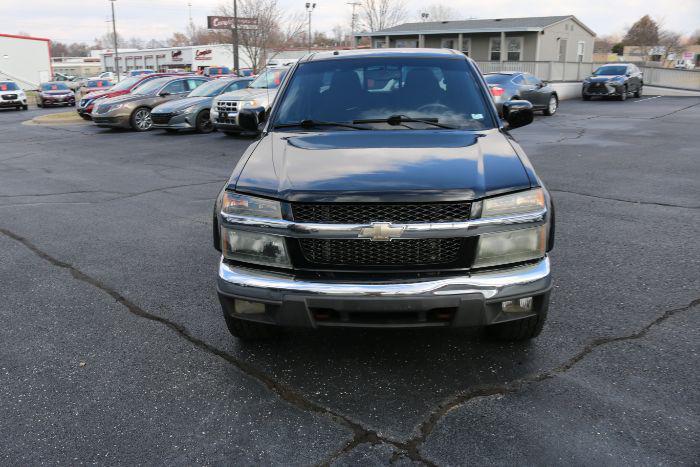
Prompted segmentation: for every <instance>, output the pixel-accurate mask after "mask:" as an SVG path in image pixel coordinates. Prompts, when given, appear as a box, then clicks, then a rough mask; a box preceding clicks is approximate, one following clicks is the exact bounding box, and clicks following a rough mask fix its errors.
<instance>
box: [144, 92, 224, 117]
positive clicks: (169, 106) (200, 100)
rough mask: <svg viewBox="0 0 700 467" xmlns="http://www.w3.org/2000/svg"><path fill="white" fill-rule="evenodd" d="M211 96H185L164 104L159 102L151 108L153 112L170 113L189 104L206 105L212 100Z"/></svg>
mask: <svg viewBox="0 0 700 467" xmlns="http://www.w3.org/2000/svg"><path fill="white" fill-rule="evenodd" d="M213 99H214V98H213V97H206V96H202V97H185V98H183V99H177V100H174V101H170V102H166V103H164V104H161V105H159V106H157V107H156V108H155V109H153V111H154V112H157V113H170V112H177V111H178V110H182V109H186V108H187V107H189V106H191V105H197V104H199V105H206V104H207V103H209V104H210V105H211V101H212V100H213Z"/></svg>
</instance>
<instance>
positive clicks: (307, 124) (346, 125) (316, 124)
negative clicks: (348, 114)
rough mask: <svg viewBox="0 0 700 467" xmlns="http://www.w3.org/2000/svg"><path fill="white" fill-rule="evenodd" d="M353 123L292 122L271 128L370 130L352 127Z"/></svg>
mask: <svg viewBox="0 0 700 467" xmlns="http://www.w3.org/2000/svg"><path fill="white" fill-rule="evenodd" d="M354 123H355V122H353V123H343V122H322V121H318V120H302V121H300V122H293V123H278V124H277V125H275V126H274V127H273V128H293V127H302V128H307V129H309V128H314V127H319V126H339V127H342V128H352V129H353V130H370V129H371V128H367V127H363V126H357V125H354Z"/></svg>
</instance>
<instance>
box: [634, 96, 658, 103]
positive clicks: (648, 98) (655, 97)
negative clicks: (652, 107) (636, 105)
mask: <svg viewBox="0 0 700 467" xmlns="http://www.w3.org/2000/svg"><path fill="white" fill-rule="evenodd" d="M659 97H661V96H652V97H647V98H644V99H639V100H638V101H634V102H644V101H648V100H651V99H658V98H659Z"/></svg>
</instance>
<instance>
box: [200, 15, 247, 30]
mask: <svg viewBox="0 0 700 467" xmlns="http://www.w3.org/2000/svg"><path fill="white" fill-rule="evenodd" d="M233 25H234V18H233V16H207V27H208V28H209V29H233ZM257 27H258V19H257V18H240V17H239V18H238V28H239V29H255V28H257Z"/></svg>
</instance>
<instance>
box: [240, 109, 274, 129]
mask: <svg viewBox="0 0 700 467" xmlns="http://www.w3.org/2000/svg"><path fill="white" fill-rule="evenodd" d="M265 118H267V115H265V107H252V108H247V109H241V110H240V111H239V112H238V126H240V127H241V128H243V129H244V130H245V131H251V132H253V133H260V124H261V123H263V122H265Z"/></svg>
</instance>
